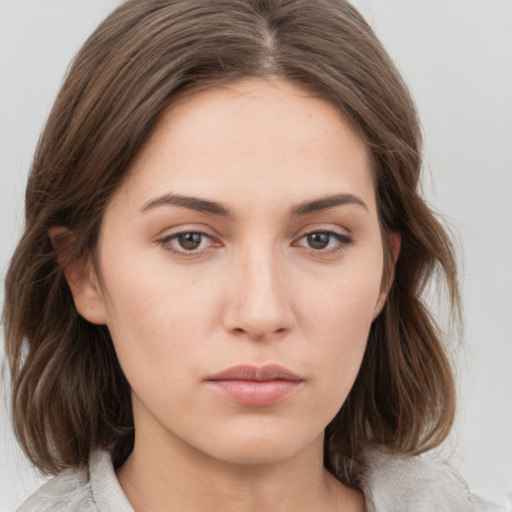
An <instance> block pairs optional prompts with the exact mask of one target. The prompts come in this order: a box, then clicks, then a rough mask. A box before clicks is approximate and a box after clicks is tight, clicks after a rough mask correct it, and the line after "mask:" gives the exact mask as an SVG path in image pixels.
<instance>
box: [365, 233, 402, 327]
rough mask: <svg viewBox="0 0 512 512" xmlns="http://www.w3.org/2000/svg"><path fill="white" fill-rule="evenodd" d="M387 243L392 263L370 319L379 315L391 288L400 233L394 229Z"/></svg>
mask: <svg viewBox="0 0 512 512" xmlns="http://www.w3.org/2000/svg"><path fill="white" fill-rule="evenodd" d="M388 243H389V248H390V250H391V256H392V257H393V264H392V266H391V269H390V272H389V276H388V278H387V283H386V286H385V289H381V292H380V295H379V298H378V300H377V304H376V305H375V310H374V312H373V318H372V321H373V320H375V319H376V318H377V317H378V316H379V314H380V312H381V311H382V309H383V308H384V304H385V303H386V299H387V297H388V293H389V290H390V289H391V285H392V284H393V279H394V274H395V265H396V262H397V260H398V256H399V255H400V247H401V245H402V236H401V235H400V233H398V232H396V231H394V232H392V233H391V234H390V235H389V239H388Z"/></svg>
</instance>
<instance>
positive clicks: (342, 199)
mask: <svg viewBox="0 0 512 512" xmlns="http://www.w3.org/2000/svg"><path fill="white" fill-rule="evenodd" d="M347 204H355V205H358V206H361V207H362V208H364V209H365V210H366V211H369V210H368V206H367V205H366V203H365V202H364V201H363V200H362V199H360V198H359V197H357V196H354V195H353V194H332V195H328V196H324V197H320V198H318V199H314V200H312V201H304V202H303V203H300V204H298V205H297V206H295V207H293V208H292V210H291V215H292V217H302V216H304V215H309V214H311V213H315V212H320V211H324V210H329V209H330V208H334V207H336V206H343V205H347ZM165 205H170V206H181V207H183V208H188V209H189V210H195V211H198V212H200V213H208V214H211V215H217V216H219V217H227V218H234V217H235V215H234V214H233V213H232V212H231V211H230V210H229V209H228V208H226V207H225V206H223V205H222V204H220V203H217V202H215V201H209V200H207V199H201V198H199V197H194V196H185V195H181V194H174V193H170V194H164V195H162V196H159V197H156V198H155V199H151V200H150V201H148V202H147V203H145V204H144V205H143V207H142V208H141V211H143V212H146V211H148V210H152V209H154V208H157V207H159V206H165Z"/></svg>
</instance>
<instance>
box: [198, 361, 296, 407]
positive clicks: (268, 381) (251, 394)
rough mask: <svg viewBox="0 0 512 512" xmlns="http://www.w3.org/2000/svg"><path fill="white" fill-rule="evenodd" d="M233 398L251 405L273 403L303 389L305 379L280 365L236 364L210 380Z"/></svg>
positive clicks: (216, 387)
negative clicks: (300, 388) (256, 365)
mask: <svg viewBox="0 0 512 512" xmlns="http://www.w3.org/2000/svg"><path fill="white" fill-rule="evenodd" d="M206 382H207V384H208V386H209V387H210V388H211V389H213V390H214V391H217V392H219V393H220V394H222V395H223V396H225V397H226V398H228V399H229V400H232V401H234V402H236V403H239V404H242V405H248V406H260V407H261V406H269V405H274V404H277V403H278V402H280V401H281V400H283V399H285V398H286V397H288V396H289V395H290V394H292V393H293V392H294V391H296V390H297V389H299V387H301V385H302V384H303V382H304V379H303V378H301V377H300V376H298V375H296V374H295V373H293V372H292V371H290V370H288V369H286V368H283V367H282V366H278V365H267V366H263V367H260V368H258V367H255V366H247V365H244V366H234V367H232V368H228V369H227V370H224V371H222V372H220V373H217V374H215V375H213V376H211V377H209V378H208V379H207V380H206Z"/></svg>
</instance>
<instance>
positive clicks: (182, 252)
mask: <svg viewBox="0 0 512 512" xmlns="http://www.w3.org/2000/svg"><path fill="white" fill-rule="evenodd" d="M184 235H200V236H201V237H202V238H207V239H210V240H214V238H213V237H212V236H211V235H209V234H208V233H205V232H204V231H195V230H191V231H180V232H178V233H173V234H172V235H168V236H165V237H163V238H160V239H158V240H157V243H159V244H160V245H161V246H163V247H164V249H166V250H167V251H169V252H171V253H173V254H175V255H177V256H180V257H184V258H194V257H196V258H197V257H200V256H201V255H202V254H204V252H206V251H209V250H210V249H211V247H209V248H207V249H203V250H197V249H194V250H190V251H187V250H186V249H175V248H173V247H172V245H171V242H172V241H174V240H177V239H178V238H179V237H180V236H184ZM311 235H327V236H329V237H331V238H334V239H335V240H336V241H337V242H338V245H337V246H336V247H334V248H331V249H313V248H311V247H309V248H308V249H309V250H310V252H311V253H312V254H315V255H334V254H337V253H338V252H340V251H343V250H345V249H347V247H348V246H350V245H351V244H352V243H353V239H352V238H351V237H349V236H347V235H344V234H342V233H339V232H337V231H334V230H328V229H320V230H314V231H310V232H308V233H304V234H303V235H302V236H300V237H299V238H298V239H297V240H303V239H307V237H308V236H311ZM201 242H202V240H201ZM330 242H331V240H329V243H330ZM217 244H218V245H220V243H217ZM293 245H294V246H296V247H297V244H296V242H294V244H293ZM299 247H301V246H299Z"/></svg>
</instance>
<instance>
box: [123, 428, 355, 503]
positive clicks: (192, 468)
mask: <svg viewBox="0 0 512 512" xmlns="http://www.w3.org/2000/svg"><path fill="white" fill-rule="evenodd" d="M155 439H157V437H156V436H151V435H149V436H137V435H136V441H135V447H134V450H133V452H132V454H131V455H130V457H129V458H128V459H127V461H126V462H125V464H124V465H123V466H122V467H121V468H120V469H119V471H118V478H119V481H120V483H121V486H122V487H123V490H124V492H125V494H126V496H127V498H128V500H129V501H130V503H131V504H132V506H133V508H134V510H135V511H136V512H141V511H143V510H152V511H154V512H167V511H171V510H172V511H173V512H180V511H187V512H205V511H210V510H222V511H225V512H235V511H236V512H256V511H261V510H268V511H272V512H291V511H293V512H302V511H304V512H306V511H307V512H312V511H322V512H328V511H334V510H337V511H339V510H343V511H359V510H361V511H362V510H364V500H363V498H362V495H361V494H360V493H358V492H357V491H354V490H353V489H349V488H347V487H345V486H344V485H343V484H341V483H340V482H339V481H338V480H336V479H335V478H334V477H333V476H332V475H331V474H330V473H329V472H328V471H327V470H326V469H325V468H324V466H323V436H321V437H319V438H317V439H315V440H314V441H313V442H312V443H311V444H310V446H308V447H307V448H306V449H305V450H303V451H302V452H301V453H300V454H298V455H295V456H293V457H290V458H288V459H287V460H283V461H279V462H273V463H263V464H234V463H230V462H226V461H221V460H218V459H213V458H211V457H209V456H208V455H207V454H204V453H201V452H198V451H197V450H195V449H194V448H192V447H191V446H189V445H187V444H185V443H183V442H182V441H181V440H179V439H177V438H171V439H167V441H168V442H166V443H163V444H162V443H161V442H156V441H155Z"/></svg>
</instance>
